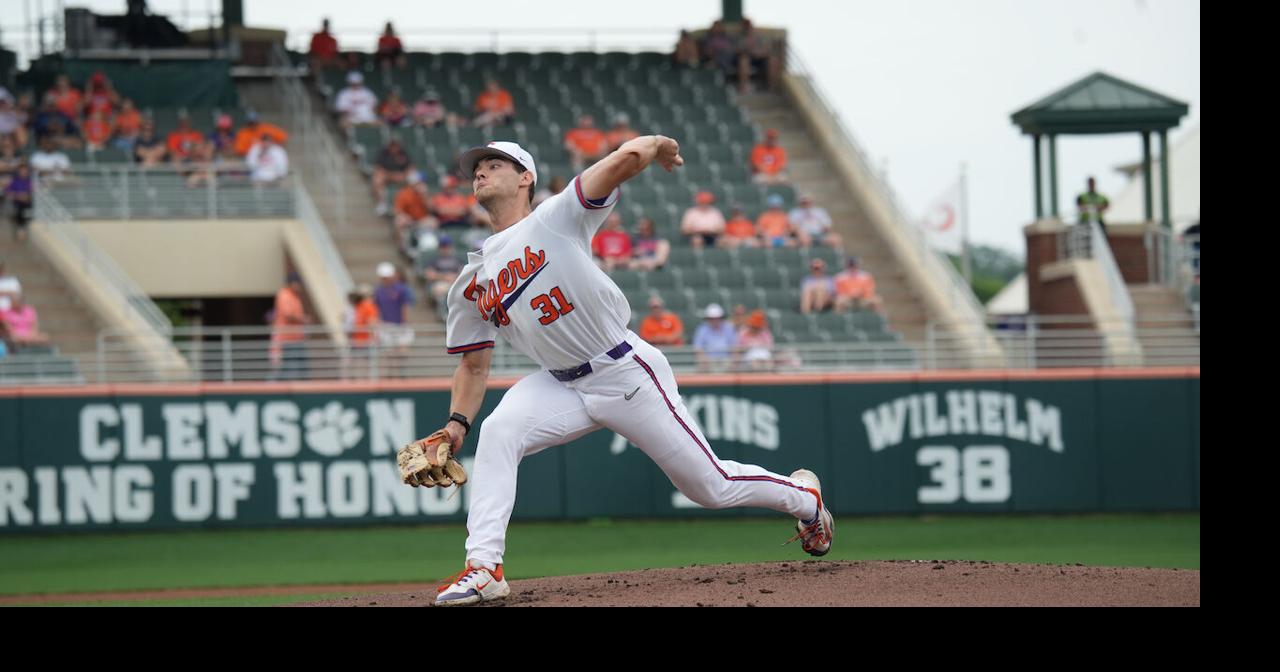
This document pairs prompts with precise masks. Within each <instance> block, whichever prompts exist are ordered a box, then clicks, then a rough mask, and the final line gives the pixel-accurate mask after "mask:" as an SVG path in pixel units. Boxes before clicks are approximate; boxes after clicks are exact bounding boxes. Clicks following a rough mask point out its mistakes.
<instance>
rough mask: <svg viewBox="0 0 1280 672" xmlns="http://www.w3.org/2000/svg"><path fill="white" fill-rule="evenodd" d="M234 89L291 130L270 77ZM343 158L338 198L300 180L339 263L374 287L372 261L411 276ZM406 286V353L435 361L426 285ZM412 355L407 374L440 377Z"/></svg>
mask: <svg viewBox="0 0 1280 672" xmlns="http://www.w3.org/2000/svg"><path fill="white" fill-rule="evenodd" d="M238 88H239V91H240V97H241V100H242V101H243V102H244V104H246V105H249V106H252V107H254V108H255V109H257V110H258V111H259V113H261V114H262V115H263V118H264V119H268V120H270V119H279V122H278V123H279V125H280V126H282V127H283V128H285V130H287V131H290V132H291V133H292V132H293V129H291V128H289V127H288V121H287V119H285V118H284V117H283V112H284V110H283V108H282V106H281V103H280V100H279V96H278V94H277V92H276V89H275V87H274V85H273V84H272V82H271V81H270V80H264V81H244V82H240V83H239V84H238ZM308 90H309V93H310V95H312V96H313V99H312V102H313V104H314V107H315V109H316V110H323V109H325V106H324V102H323V100H322V99H321V98H320V96H319V95H318V94H316V93H314V91H310V89H308ZM322 121H323V122H324V124H325V127H326V128H328V129H329V131H330V132H331V133H333V134H334V139H335V141H336V142H337V144H338V146H340V147H344V148H345V146H346V143H345V140H343V139H342V138H341V136H340V131H339V129H338V128H337V125H336V124H334V123H332V121H331V120H329V119H327V118H326V119H324V120H322ZM288 150H289V161H290V164H291V165H294V166H301V165H306V164H307V163H308V162H318V159H317V158H316V157H317V156H318V155H319V152H320V151H321V150H320V148H319V147H316V146H310V145H307V144H305V143H295V142H290V143H289V146H288ZM345 158H346V160H345V161H343V173H342V176H341V177H342V183H343V185H344V187H345V188H344V190H343V194H342V195H341V196H339V194H336V193H333V189H332V188H331V187H330V186H329V183H328V182H327V181H324V180H319V179H315V176H314V175H312V174H306V173H304V174H306V175H307V179H305V180H304V184H305V186H306V188H307V192H308V193H309V194H310V195H311V199H312V200H313V201H314V202H315V205H316V209H317V210H318V211H319V212H320V214H321V216H322V217H323V218H324V223H325V226H326V227H327V228H328V229H329V234H330V235H331V236H332V237H333V241H334V243H335V244H336V245H337V247H338V252H339V254H340V255H341V256H342V261H343V263H344V264H345V265H346V267H347V270H348V271H349V272H350V273H351V278H352V280H353V281H355V283H356V284H357V285H359V284H361V283H368V284H369V285H372V286H374V287H376V286H377V285H378V277H377V271H376V269H377V267H378V264H380V263H382V262H384V261H390V262H393V263H395V264H398V265H399V266H400V267H401V268H402V269H403V270H404V271H405V273H406V275H407V276H410V277H412V275H413V266H412V263H411V262H409V261H407V260H405V258H404V257H403V256H402V255H401V254H400V252H399V251H398V250H397V249H396V245H395V241H394V238H393V237H392V224H391V222H390V220H389V219H387V218H385V217H381V216H379V215H377V214H376V212H375V203H374V200H373V192H372V190H371V188H370V185H369V178H368V177H366V176H365V175H364V174H362V173H361V172H360V169H359V168H358V167H357V164H356V161H355V159H354V158H353V157H351V156H350V155H345ZM412 287H413V289H414V294H415V296H416V297H417V299H418V301H417V304H416V305H414V306H413V307H412V308H411V309H410V311H409V319H410V322H411V323H412V324H414V325H417V326H418V327H419V331H418V338H417V339H416V340H415V342H414V344H413V349H412V355H416V354H418V353H421V354H424V355H429V356H431V357H430V359H438V356H439V355H442V354H443V353H444V348H445V346H444V325H443V324H442V323H441V321H440V319H439V317H437V316H436V314H435V312H434V311H433V310H432V309H431V307H430V304H429V302H428V301H427V291H426V288H425V287H424V286H423V285H422V283H420V282H417V281H412ZM412 355H411V357H410V358H409V359H410V365H409V366H408V367H407V369H408V370H409V371H410V375H440V374H441V373H445V372H446V371H445V370H444V369H443V368H441V367H440V366H431V367H425V366H423V365H421V360H422V359H423V358H421V357H416V356H412ZM415 362H416V364H415ZM437 364H439V363H438V362H437ZM447 372H452V366H451V365H450V366H449V367H448V368H447Z"/></svg>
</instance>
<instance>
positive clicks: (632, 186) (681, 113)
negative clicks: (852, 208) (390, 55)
mask: <svg viewBox="0 0 1280 672" xmlns="http://www.w3.org/2000/svg"><path fill="white" fill-rule="evenodd" d="M408 63H409V66H408V68H407V69H406V70H404V71H400V70H392V71H390V72H384V71H382V70H375V69H372V68H368V67H366V68H365V69H364V70H363V71H362V72H363V74H364V79H365V85H366V86H368V87H369V88H370V89H372V90H373V91H374V93H375V94H376V95H377V96H378V98H379V100H381V99H382V98H384V97H385V96H386V95H387V94H388V93H389V92H391V91H392V90H396V91H399V92H400V93H401V95H402V96H403V97H404V99H405V102H406V103H407V104H409V105H410V106H412V104H413V103H414V102H415V101H416V100H417V99H418V97H419V96H420V95H421V94H422V92H423V91H425V90H426V89H428V88H430V89H433V90H435V91H436V92H437V93H438V94H440V96H441V98H442V101H443V102H444V104H445V106H446V107H447V108H448V109H449V110H450V111H451V112H455V113H458V114H461V115H462V116H464V117H470V116H471V115H472V102H473V101H474V99H475V96H476V95H477V94H478V93H479V92H480V91H481V90H482V89H483V88H484V85H485V82H486V80H488V79H489V78H491V77H492V78H496V79H497V80H498V81H499V82H500V83H501V84H502V86H503V87H504V88H506V89H507V90H508V91H510V92H511V95H512V97H513V98H514V100H515V104H516V110H517V121H516V122H515V123H514V124H513V125H512V126H511V127H506V128H504V127H499V128H495V129H493V130H492V131H486V130H483V129H474V128H459V129H444V128H436V129H424V128H412V129H391V130H390V131H388V130H387V129H381V128H358V129H355V131H354V132H353V133H352V135H351V137H350V138H349V141H350V144H351V147H352V149H353V150H354V151H355V152H356V154H357V156H360V157H362V161H363V167H364V168H365V169H366V171H367V170H369V169H371V164H372V162H373V160H374V159H375V158H376V157H377V155H378V152H379V151H380V150H381V148H382V146H383V145H384V144H385V143H386V140H387V138H388V137H389V136H388V133H393V134H394V135H395V136H396V137H398V138H399V139H400V140H401V142H402V143H403V144H404V145H405V147H406V150H407V151H408V152H409V155H410V156H411V157H412V158H413V160H414V163H415V166H416V167H417V168H418V169H419V170H422V171H424V172H425V173H426V176H427V179H428V180H429V181H431V183H432V185H433V188H434V182H433V181H434V180H436V179H438V178H439V176H440V175H441V174H443V173H445V172H447V171H450V170H451V169H452V167H453V161H454V157H456V156H457V155H458V153H460V152H461V151H463V150H464V149H466V148H468V147H471V146H475V145H481V144H485V143H487V142H489V141H490V140H494V139H506V138H510V139H514V140H516V141H518V142H520V143H521V145H522V146H524V147H525V148H526V149H527V150H529V152H530V153H531V154H533V156H534V157H535V158H536V160H537V161H538V164H539V171H538V172H539V176H540V178H541V180H542V181H543V182H544V183H545V182H547V181H549V180H550V179H551V177H553V176H556V175H559V176H563V177H565V178H569V177H571V176H572V175H571V173H570V169H569V157H568V156H567V155H566V153H565V151H564V149H563V147H562V138H563V134H564V132H565V131H566V130H568V129H570V128H572V127H573V126H575V125H576V123H577V119H578V116H579V115H581V114H591V115H593V116H594V117H595V121H596V125H597V126H598V127H601V128H608V127H609V126H610V125H611V124H612V120H613V117H614V116H615V115H616V114H618V113H626V114H627V115H628V117H629V118H630V120H631V126H632V127H633V128H634V129H636V130H637V131H638V132H640V133H642V134H645V133H662V134H666V135H671V136H672V137H675V138H677V139H678V140H679V141H680V142H681V147H682V152H683V154H684V155H685V156H686V157H687V158H688V163H687V165H686V166H685V167H684V168H683V169H681V170H678V171H675V172H674V173H672V174H668V173H666V172H665V171H662V170H648V171H645V172H643V173H641V174H640V175H639V176H637V177H636V178H634V179H633V180H631V181H630V182H628V183H627V185H625V186H624V187H623V198H622V200H621V201H620V203H619V205H618V210H617V211H618V212H619V213H621V214H622V215H623V218H624V224H625V226H627V227H628V229H630V228H631V227H633V226H634V225H635V223H636V220H637V219H638V218H639V217H641V216H648V217H651V218H652V219H653V220H654V223H655V228H656V229H657V232H658V234H659V235H661V236H663V237H665V238H666V239H667V240H669V241H671V243H672V252H671V258H670V261H669V263H668V266H667V268H665V269H663V270H660V271H655V272H650V273H644V272H637V271H615V272H614V274H613V277H614V279H615V280H616V281H617V283H618V285H619V287H621V288H622V290H623V292H624V293H625V294H626V295H627V298H628V301H629V302H630V303H631V305H632V313H633V324H632V327H633V328H636V327H638V325H639V322H640V320H642V319H643V318H644V316H645V314H646V313H647V312H648V311H647V307H646V304H647V300H648V297H649V296H651V295H654V294H657V295H660V296H661V297H662V298H663V299H664V301H665V302H666V304H667V307H668V308H669V309H670V310H672V311H674V312H676V313H677V314H679V315H680V317H681V319H682V320H683V321H684V323H685V328H686V337H687V338H689V337H692V334H693V330H694V329H695V328H696V327H697V325H698V324H699V323H700V322H701V321H702V320H701V317H700V314H701V311H702V310H703V309H705V307H706V304H707V303H710V302H716V303H720V304H722V305H723V306H724V307H725V308H726V310H732V309H733V307H734V306H737V305H743V306H745V307H746V308H748V309H755V308H761V309H764V310H765V311H766V313H767V315H768V317H769V319H770V324H771V326H772V328H773V331H774V335H775V337H776V338H777V339H778V341H779V342H780V343H824V342H847V343H859V344H867V345H869V346H870V345H884V346H885V347H884V348H883V349H881V348H870V347H869V348H868V351H874V352H873V354H872V355H867V354H865V353H864V354H859V355H851V357H853V359H851V360H850V361H849V362H847V363H850V364H858V363H863V364H868V365H870V364H874V363H876V362H873V361H871V360H873V359H875V360H884V361H886V362H894V363H898V364H901V363H903V362H908V363H909V362H910V361H912V359H913V357H914V355H913V354H912V352H911V350H910V349H909V348H907V347H906V346H904V345H902V344H901V338H900V337H899V336H898V335H897V334H895V333H893V332H892V331H890V330H889V329H888V326H887V325H886V324H885V321H884V319H883V317H881V316H880V315H878V314H876V313H874V312H870V311H864V312H854V313H850V314H829V313H828V314H820V315H801V314H800V312H799V305H800V299H799V293H800V292H799V287H800V281H801V279H802V278H803V277H804V275H805V274H806V273H807V271H808V263H809V261H810V260H812V259H815V258H821V259H823V260H824V261H826V262H827V265H828V269H829V270H830V271H831V272H835V271H837V270H839V269H840V268H841V267H842V266H843V264H842V263H841V260H840V256H841V255H840V253H839V252H838V251H836V250H831V249H826V248H813V249H810V250H800V249H789V248H778V249H740V250H723V249H706V250H694V249H692V248H690V247H688V244H687V242H686V241H685V239H684V238H683V237H682V236H680V235H679V219H680V216H681V215H682V213H683V212H684V210H685V209H687V208H688V207H690V205H692V202H693V195H694V194H695V193H696V192H697V191H700V190H707V191H711V192H712V193H714V194H716V196H717V206H718V207H720V208H721V209H722V210H723V211H724V212H725V213H726V216H727V214H728V210H729V208H730V207H732V206H737V207H741V208H742V210H743V212H744V213H745V214H746V215H747V216H748V217H750V218H752V219H753V220H754V219H755V218H756V217H757V216H758V215H759V214H760V212H761V211H763V210H764V208H765V201H766V199H767V198H768V197H769V196H770V195H772V194H778V195H780V196H782V199H783V202H784V204H785V207H786V208H787V209H790V208H791V207H793V206H794V205H795V202H796V193H795V190H794V189H793V188H791V187H789V186H786V185H773V186H769V187H762V186H759V185H756V184H754V183H753V182H752V180H751V176H750V170H749V167H748V163H747V158H748V155H749V153H750V150H751V147H752V146H753V145H754V144H755V143H756V142H757V141H758V139H759V138H761V137H763V133H762V131H763V129H760V128H758V127H754V126H753V125H751V124H750V123H749V122H748V120H747V116H746V114H745V112H744V111H743V109H742V108H741V107H740V106H738V105H737V103H736V100H735V97H734V93H733V91H732V88H731V87H730V86H729V85H728V83H727V82H726V81H724V79H723V76H722V75H721V74H720V73H719V72H718V71H713V70H687V69H676V68H673V67H672V65H671V62H670V58H669V56H668V55H667V54H661V53H642V54H631V53H606V54H596V53H527V52H513V53H507V54H464V53H437V54H429V53H412V54H409V55H408ZM345 78H346V73H345V72H340V71H327V72H325V73H324V74H323V76H322V78H321V80H320V82H319V88H320V90H321V92H322V93H323V94H325V95H326V96H329V98H330V100H331V101H332V98H333V96H336V95H337V93H338V91H340V90H341V89H342V87H343V86H345ZM462 186H463V187H464V188H469V185H465V184H464V185H462ZM389 191H393V190H389ZM388 198H390V195H389V196H388ZM419 263H420V264H421V263H423V260H420V261H419ZM441 310H443V308H441ZM858 358H861V359H858ZM895 358H896V359H895ZM855 360H857V361H855Z"/></svg>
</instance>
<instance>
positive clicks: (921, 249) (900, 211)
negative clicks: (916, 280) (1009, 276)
mask: <svg viewBox="0 0 1280 672" xmlns="http://www.w3.org/2000/svg"><path fill="white" fill-rule="evenodd" d="M787 67H788V69H789V70H791V71H792V74H793V75H795V76H796V79H797V81H798V82H800V83H801V84H803V85H804V87H805V88H806V89H808V91H809V93H810V95H811V96H812V98H813V99H814V100H815V101H817V102H818V103H819V104H820V105H821V106H822V108H823V112H824V113H825V114H826V115H827V116H828V117H829V118H830V119H831V120H832V123H834V124H835V126H836V128H837V129H838V130H839V133H838V134H837V135H838V136H839V138H838V140H839V141H840V142H841V143H842V144H843V145H844V147H843V149H844V151H845V154H846V155H848V156H850V157H853V159H854V160H855V161H856V162H857V163H858V165H859V167H860V169H861V172H862V173H863V175H865V176H866V178H867V185H868V186H869V187H870V188H871V189H872V190H873V191H874V192H875V193H876V194H877V195H878V196H879V197H880V198H881V199H882V200H883V202H884V203H885V204H886V205H887V206H888V208H889V212H890V215H891V216H890V220H891V224H892V225H894V226H895V227H896V228H897V229H898V230H899V231H900V232H901V233H902V235H904V236H905V237H906V238H907V239H908V240H910V241H911V246H912V249H913V251H914V252H915V255H916V259H915V261H917V262H918V263H919V264H920V266H921V268H923V269H924V270H925V272H926V273H928V274H929V275H931V276H932V277H933V278H935V280H936V283H935V284H936V286H938V287H941V288H942V289H943V290H944V291H945V292H946V295H947V298H948V301H949V303H950V304H951V305H952V306H953V307H955V308H956V309H957V310H960V311H961V312H962V314H964V316H965V317H966V318H968V321H969V322H970V323H971V324H982V320H983V317H984V316H985V315H986V310H985V309H984V308H983V306H982V303H981V302H979V301H978V298H977V296H975V295H974V293H973V290H972V288H970V287H969V284H968V283H966V282H965V281H964V278H962V277H961V276H960V273H959V272H957V271H956V269H955V267H954V266H952V265H951V262H950V261H949V260H948V259H946V258H945V257H944V256H943V255H942V254H941V253H940V252H937V251H936V250H934V249H933V248H932V247H930V246H929V242H928V240H927V239H926V238H925V235H924V233H923V232H921V230H920V229H919V227H917V226H915V225H913V224H912V221H913V220H912V218H910V217H908V216H907V214H906V209H904V208H903V207H902V204H901V202H900V201H899V200H898V197H897V195H896V194H895V192H894V190H893V188H892V187H891V186H889V184H888V183H887V182H886V181H885V180H884V179H882V177H881V175H880V173H879V172H878V171H877V170H876V169H875V168H874V167H873V166H872V164H871V161H870V160H869V159H868V158H867V155H866V152H864V151H863V149H862V146H861V144H860V143H859V142H858V140H857V136H856V135H854V133H853V131H852V130H850V129H849V127H848V126H846V125H845V123H844V120H843V118H842V117H841V116H840V114H839V113H838V112H837V111H836V107H835V105H833V104H832V103H831V101H830V99H829V98H828V97H827V96H826V94H825V93H823V91H822V89H821V88H819V87H818V85H817V82H816V80H815V79H814V78H813V75H812V74H811V73H812V70H810V68H809V67H808V66H807V65H806V64H805V62H804V59H803V58H801V57H800V54H799V53H797V52H796V50H795V49H793V48H791V46H790V44H788V46H787ZM971 335H976V334H971Z"/></svg>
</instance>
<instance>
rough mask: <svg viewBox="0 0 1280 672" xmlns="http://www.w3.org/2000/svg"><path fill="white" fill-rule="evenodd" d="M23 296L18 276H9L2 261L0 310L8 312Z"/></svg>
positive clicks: (0, 261) (0, 271)
mask: <svg viewBox="0 0 1280 672" xmlns="http://www.w3.org/2000/svg"><path fill="white" fill-rule="evenodd" d="M20 294H22V283H21V282H18V278H17V276H13V275H9V274H8V273H7V272H6V271H5V268H4V259H0V310H8V309H9V308H10V307H11V306H13V300H14V299H15V298H17V297H18V296H19V295H20Z"/></svg>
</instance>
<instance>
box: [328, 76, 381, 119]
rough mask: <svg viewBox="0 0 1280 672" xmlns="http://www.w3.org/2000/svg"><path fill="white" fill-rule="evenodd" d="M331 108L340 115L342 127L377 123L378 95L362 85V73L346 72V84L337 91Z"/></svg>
mask: <svg viewBox="0 0 1280 672" xmlns="http://www.w3.org/2000/svg"><path fill="white" fill-rule="evenodd" d="M333 109H334V110H336V111H337V112H338V113H339V114H340V115H342V119H341V124H342V127H343V128H344V129H350V128H351V127H353V126H375V125H377V123H378V112H377V109H378V97H377V96H375V95H374V94H373V91H370V90H369V87H367V86H365V85H364V75H362V74H360V73H358V72H348V73H347V86H346V88H344V89H343V90H342V91H340V92H338V97H337V98H336V99H335V100H334V103H333Z"/></svg>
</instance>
